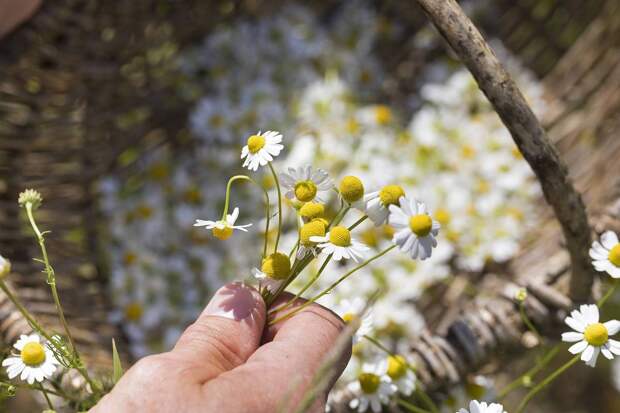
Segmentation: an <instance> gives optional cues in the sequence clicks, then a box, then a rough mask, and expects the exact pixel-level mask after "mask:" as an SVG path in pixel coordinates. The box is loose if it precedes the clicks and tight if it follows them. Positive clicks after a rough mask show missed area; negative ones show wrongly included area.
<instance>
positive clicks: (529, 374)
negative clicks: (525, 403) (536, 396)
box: [497, 344, 561, 400]
mask: <svg viewBox="0 0 620 413" xmlns="http://www.w3.org/2000/svg"><path fill="white" fill-rule="evenodd" d="M560 347H561V344H557V345H555V346H553V347H552V348H551V349H550V350H549V351H548V352H547V353H546V354H545V355H544V356H543V358H542V359H541V360H540V361H537V362H536V365H535V366H534V367H532V368H531V369H529V370H528V371H526V372H525V373H523V374H522V375H521V376H519V377H518V378H517V379H515V380H514V381H512V382H511V383H509V384H508V385H506V387H504V388H503V389H502V390H500V391H499V393H498V396H497V398H498V400H502V399H503V398H504V397H506V396H507V395H508V394H509V393H510V392H511V391H513V390H515V389H517V388H519V387H521V386H525V383H526V380H527V379H529V380H531V379H533V378H534V377H535V376H536V375H537V374H538V373H539V372H540V371H541V370H542V369H544V368H545V367H546V366H547V365H548V364H549V363H550V362H551V361H552V360H553V359H554V358H555V356H557V355H558V352H559V351H560Z"/></svg>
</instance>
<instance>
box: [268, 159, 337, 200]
mask: <svg viewBox="0 0 620 413" xmlns="http://www.w3.org/2000/svg"><path fill="white" fill-rule="evenodd" d="M280 180H281V182H282V186H283V187H284V190H285V196H286V197H287V198H288V199H292V200H297V201H300V202H312V201H314V202H325V201H326V199H325V195H326V193H327V192H329V191H330V190H331V189H332V188H333V186H334V183H333V182H332V180H331V179H330V177H329V175H328V174H327V172H325V171H324V170H322V169H317V170H316V171H312V167H311V166H310V165H308V166H305V167H299V168H297V169H294V168H288V173H281V174H280Z"/></svg>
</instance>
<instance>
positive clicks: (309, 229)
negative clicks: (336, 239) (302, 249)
mask: <svg viewBox="0 0 620 413" xmlns="http://www.w3.org/2000/svg"><path fill="white" fill-rule="evenodd" d="M324 236H325V224H324V223H323V222H321V221H311V222H308V223H307V224H305V225H304V226H303V227H301V230H300V231H299V242H301V245H306V246H307V245H311V244H312V241H310V237H324Z"/></svg>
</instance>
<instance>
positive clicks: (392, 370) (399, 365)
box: [387, 356, 407, 380]
mask: <svg viewBox="0 0 620 413" xmlns="http://www.w3.org/2000/svg"><path fill="white" fill-rule="evenodd" d="M406 372H407V361H406V360H405V358H404V357H403V356H390V357H388V368H387V375H388V376H390V377H391V378H393V379H394V380H398V379H400V378H401V377H403V376H404V375H405V373H406Z"/></svg>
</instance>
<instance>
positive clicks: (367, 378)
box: [358, 373, 381, 394]
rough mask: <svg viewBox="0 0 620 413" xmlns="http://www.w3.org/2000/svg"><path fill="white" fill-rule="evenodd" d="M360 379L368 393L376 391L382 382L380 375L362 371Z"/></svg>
mask: <svg viewBox="0 0 620 413" xmlns="http://www.w3.org/2000/svg"><path fill="white" fill-rule="evenodd" d="M358 380H359V382H360V386H361V388H362V391H363V392H364V393H366V394H372V393H376V392H377V390H378V389H379V385H380V384H381V379H380V378H379V376H377V375H376V374H372V373H362V374H360V375H359V377H358Z"/></svg>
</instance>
